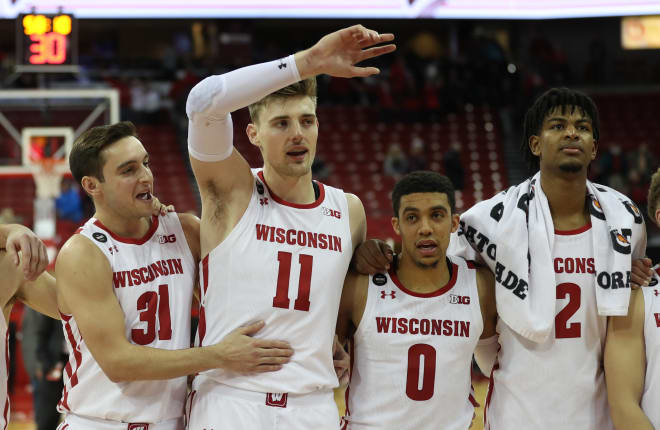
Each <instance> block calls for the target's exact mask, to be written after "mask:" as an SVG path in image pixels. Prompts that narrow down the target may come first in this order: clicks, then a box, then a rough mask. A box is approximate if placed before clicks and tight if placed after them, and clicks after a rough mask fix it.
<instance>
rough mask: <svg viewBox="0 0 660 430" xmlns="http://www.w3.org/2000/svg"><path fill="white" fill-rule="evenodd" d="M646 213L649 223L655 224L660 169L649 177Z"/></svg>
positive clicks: (659, 200) (659, 190)
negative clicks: (649, 219)
mask: <svg viewBox="0 0 660 430" xmlns="http://www.w3.org/2000/svg"><path fill="white" fill-rule="evenodd" d="M647 201H648V208H647V212H648V214H649V217H650V218H651V221H653V222H655V211H657V210H658V209H660V207H658V204H659V203H660V169H658V170H657V171H656V172H655V173H654V174H653V176H651V185H650V186H649V197H648V199H647Z"/></svg>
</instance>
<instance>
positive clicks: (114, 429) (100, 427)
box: [57, 414, 184, 430]
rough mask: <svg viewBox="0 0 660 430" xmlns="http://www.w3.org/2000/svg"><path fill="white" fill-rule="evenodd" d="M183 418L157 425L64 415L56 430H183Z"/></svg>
mask: <svg viewBox="0 0 660 430" xmlns="http://www.w3.org/2000/svg"><path fill="white" fill-rule="evenodd" d="M183 429H184V422H183V417H180V418H174V419H171V420H167V421H161V422H158V423H124V422H121V421H110V420H101V419H96V418H87V417H81V416H80V415H74V414H66V415H65V416H64V421H62V422H61V423H60V425H59V426H57V430H183Z"/></svg>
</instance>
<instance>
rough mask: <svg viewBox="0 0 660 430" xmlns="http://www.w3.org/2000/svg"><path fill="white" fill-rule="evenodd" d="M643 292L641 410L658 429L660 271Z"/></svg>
mask: <svg viewBox="0 0 660 430" xmlns="http://www.w3.org/2000/svg"><path fill="white" fill-rule="evenodd" d="M656 270H657V271H656V273H655V274H654V277H653V280H652V281H651V285H650V286H649V287H644V288H642V291H643V292H644V341H645V343H646V381H645V383H644V394H643V395H642V409H643V410H644V413H645V414H646V416H647V417H648V418H649V420H650V421H651V424H653V427H654V428H656V429H660V410H659V408H658V406H660V297H659V296H660V269H656Z"/></svg>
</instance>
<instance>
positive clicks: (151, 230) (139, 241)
mask: <svg viewBox="0 0 660 430" xmlns="http://www.w3.org/2000/svg"><path fill="white" fill-rule="evenodd" d="M94 225H95V226H97V227H98V228H100V229H102V230H105V232H106V233H108V234H109V235H110V236H112V238H113V239H114V240H118V241H119V242H122V243H128V244H131V245H142V244H144V243H146V242H147V241H148V240H149V239H151V236H153V235H154V233H155V232H156V229H157V228H158V217H157V216H155V215H152V216H151V226H150V227H149V230H147V233H146V234H145V235H144V236H142V237H141V238H140V239H131V238H129V237H122V236H119V235H117V234H115V233H113V232H111V231H110V230H109V229H108V227H106V226H104V225H103V223H102V222H101V221H99V220H96V221H94Z"/></svg>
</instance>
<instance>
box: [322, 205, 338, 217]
mask: <svg viewBox="0 0 660 430" xmlns="http://www.w3.org/2000/svg"><path fill="white" fill-rule="evenodd" d="M321 211H322V212H323V215H325V216H331V217H334V218H337V219H341V212H340V211H337V210H334V209H330V208H326V207H325V206H321Z"/></svg>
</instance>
